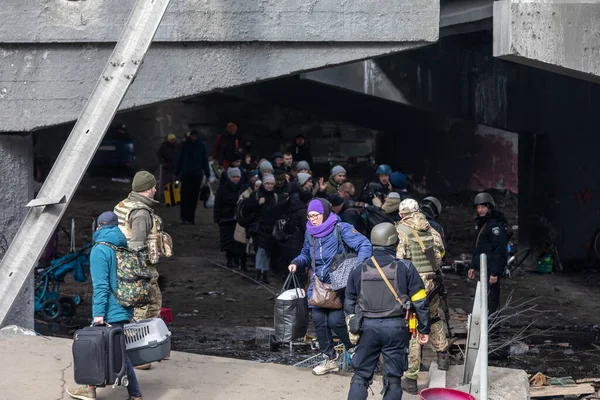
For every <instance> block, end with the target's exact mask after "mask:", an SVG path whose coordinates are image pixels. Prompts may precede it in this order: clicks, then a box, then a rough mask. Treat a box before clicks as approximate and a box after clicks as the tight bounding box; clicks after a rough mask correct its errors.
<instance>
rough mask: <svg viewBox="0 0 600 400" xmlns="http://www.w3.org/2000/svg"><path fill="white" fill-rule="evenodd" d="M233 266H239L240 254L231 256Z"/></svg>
mask: <svg viewBox="0 0 600 400" xmlns="http://www.w3.org/2000/svg"><path fill="white" fill-rule="evenodd" d="M233 267H234V268H239V267H240V256H233Z"/></svg>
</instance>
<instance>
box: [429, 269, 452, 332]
mask: <svg viewBox="0 0 600 400" xmlns="http://www.w3.org/2000/svg"><path fill="white" fill-rule="evenodd" d="M426 278H427V279H433V280H434V281H435V288H434V289H433V290H432V291H431V292H429V293H427V301H430V300H431V299H432V298H433V297H434V296H435V295H437V294H439V295H440V300H441V305H442V310H443V311H444V316H445V317H446V318H445V323H446V328H447V329H448V337H452V328H450V308H449V307H448V291H447V290H446V287H445V286H444V279H443V278H442V271H440V270H437V271H435V272H433V273H431V274H428V275H427V276H426ZM435 322H437V321H431V323H432V324H433V323H435Z"/></svg>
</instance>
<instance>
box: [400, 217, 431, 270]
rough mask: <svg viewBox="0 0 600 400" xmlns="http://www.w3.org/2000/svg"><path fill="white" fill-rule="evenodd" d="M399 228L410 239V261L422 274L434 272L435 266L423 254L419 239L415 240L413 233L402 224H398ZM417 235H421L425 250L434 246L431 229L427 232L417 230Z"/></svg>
mask: <svg viewBox="0 0 600 400" xmlns="http://www.w3.org/2000/svg"><path fill="white" fill-rule="evenodd" d="M397 227H398V229H400V230H401V231H402V232H404V233H405V234H406V236H407V237H408V243H409V247H410V257H411V258H410V261H411V262H412V263H413V264H414V265H415V268H416V269H417V271H418V272H419V273H420V274H427V273H429V272H433V265H431V263H430V262H429V260H428V259H427V256H426V255H425V253H424V252H423V249H422V248H421V245H420V244H419V241H418V240H417V238H415V235H414V233H413V231H412V230H411V229H410V228H409V227H408V226H406V225H403V224H401V223H400V224H398V225H397ZM415 233H416V234H417V235H419V237H420V238H421V241H422V242H423V245H424V246H425V248H427V247H429V246H434V242H433V235H432V234H431V228H429V230H428V231H426V232H422V231H416V230H415Z"/></svg>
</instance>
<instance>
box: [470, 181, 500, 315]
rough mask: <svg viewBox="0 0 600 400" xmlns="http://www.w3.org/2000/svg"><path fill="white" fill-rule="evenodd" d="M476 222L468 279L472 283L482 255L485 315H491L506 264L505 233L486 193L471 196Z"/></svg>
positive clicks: (491, 199)
mask: <svg viewBox="0 0 600 400" xmlns="http://www.w3.org/2000/svg"><path fill="white" fill-rule="evenodd" d="M474 205H475V207H477V218H476V223H475V238H474V247H475V250H473V259H472V261H471V267H470V269H469V278H470V279H475V272H476V271H479V268H480V264H479V262H480V260H479V257H480V256H481V255H482V254H485V255H486V256H487V270H488V275H489V279H490V280H489V285H490V286H489V290H488V312H489V313H490V314H492V313H493V312H495V311H496V310H497V309H498V306H499V305H500V277H501V276H502V275H503V274H504V268H505V267H506V263H507V262H508V250H507V245H508V235H507V233H506V224H507V221H506V218H505V217H504V214H502V213H501V212H500V211H498V210H496V209H495V208H496V203H495V202H494V198H493V197H492V195H490V194H489V193H485V192H484V193H479V194H478V195H477V196H475V201H474Z"/></svg>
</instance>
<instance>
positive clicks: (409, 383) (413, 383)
mask: <svg viewBox="0 0 600 400" xmlns="http://www.w3.org/2000/svg"><path fill="white" fill-rule="evenodd" d="M402 390H404V391H405V392H406V393H408V394H414V395H417V394H419V387H418V386H417V380H416V379H411V378H402Z"/></svg>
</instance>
